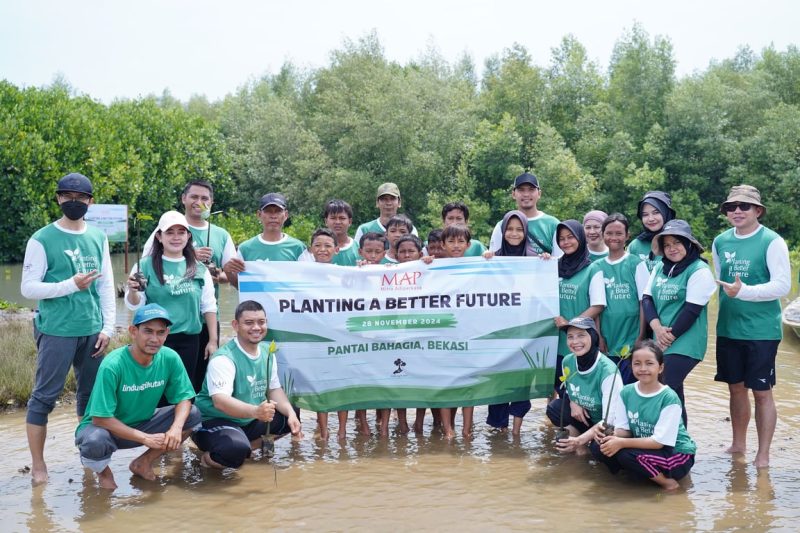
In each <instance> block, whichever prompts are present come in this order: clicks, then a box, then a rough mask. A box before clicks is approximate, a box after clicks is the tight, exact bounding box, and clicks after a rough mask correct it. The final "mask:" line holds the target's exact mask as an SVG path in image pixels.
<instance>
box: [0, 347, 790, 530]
mask: <svg viewBox="0 0 800 533" xmlns="http://www.w3.org/2000/svg"><path fill="white" fill-rule="evenodd" d="M789 335H792V334H791V333H789V332H787V337H786V338H785V340H784V341H783V343H782V344H781V347H780V352H779V358H778V387H777V388H776V389H775V396H776V398H777V402H778V409H779V421H778V427H777V431H776V434H775V440H774V442H773V449H772V466H771V468H769V469H768V470H761V471H759V470H757V469H755V468H754V467H753V466H752V464H751V462H752V459H753V455H754V450H755V430H754V427H753V426H752V424H751V431H750V433H749V437H750V438H749V441H748V445H749V448H750V451H749V452H748V453H747V454H746V455H745V456H744V457H733V458H732V457H731V456H729V455H727V454H726V453H725V452H724V449H725V447H726V446H727V445H728V444H729V439H730V428H729V423H728V422H727V421H726V420H725V417H726V416H727V390H726V388H725V387H724V386H723V385H721V384H718V383H715V382H713V373H714V364H713V349H714V346H713V343H714V339H711V341H710V347H709V348H710V354H712V356H711V357H710V358H709V359H708V360H706V361H705V362H703V363H701V364H700V365H698V367H697V368H696V369H695V371H694V372H693V373H692V374H691V375H690V377H689V381H688V383H687V396H688V406H689V416H690V432H691V434H692V436H693V437H694V439H695V440H696V441H697V444H698V454H697V463H696V465H695V467H694V469H693V470H692V473H691V474H690V476H689V477H687V478H686V479H684V480H683V481H682V489H681V490H680V491H678V492H677V493H676V494H666V493H664V492H663V491H661V490H659V489H658V488H657V487H655V486H654V485H652V486H651V484H649V483H646V482H633V481H630V480H626V479H624V478H622V477H620V476H618V477H612V476H611V475H610V474H609V473H608V471H607V470H606V468H605V467H604V466H603V465H597V464H592V463H591V462H590V461H589V460H588V459H587V458H586V457H575V456H569V457H567V456H562V455H560V454H558V453H557V452H555V451H554V448H553V446H552V444H551V442H552V438H553V431H552V429H551V428H547V427H545V426H544V424H543V422H542V421H543V408H544V401H543V400H535V401H534V409H533V410H532V412H531V413H530V414H529V415H528V416H527V417H526V419H525V424H524V425H523V433H522V436H521V438H519V439H518V440H514V439H513V438H512V437H511V436H510V435H501V434H492V433H490V432H488V431H487V430H486V428H485V426H484V425H483V424H479V425H478V426H477V427H476V434H475V437H474V438H473V439H472V441H471V442H468V443H465V442H464V441H463V439H461V438H460V437H459V438H457V439H456V440H455V441H454V442H452V443H447V442H445V441H444V440H443V439H442V438H441V437H440V436H438V435H434V436H430V433H431V431H430V422H431V420H430V414H429V415H428V419H427V422H428V423H427V424H426V428H425V433H424V435H425V436H424V437H419V436H415V435H414V434H413V433H412V434H410V435H408V436H400V435H392V436H390V437H389V439H387V440H383V441H381V440H379V439H378V438H377V437H375V436H373V437H370V438H365V437H358V436H356V435H355V434H354V428H353V425H352V422H351V424H350V426H349V428H348V430H349V434H348V438H347V439H346V440H345V441H344V442H343V443H338V442H337V440H336V439H335V437H332V438H331V439H329V441H328V442H327V443H325V442H322V441H320V440H319V439H317V438H316V437H315V435H314V428H315V421H314V419H313V414H312V413H306V412H304V413H303V425H304V428H305V437H304V438H303V439H302V440H300V441H298V442H292V441H290V440H289V439H283V440H279V441H278V442H277V443H276V447H275V456H274V458H273V459H272V460H271V461H270V460H266V459H261V460H253V461H248V462H247V463H246V464H245V466H244V467H243V468H242V469H241V470H239V471H237V472H233V471H230V472H225V473H220V472H216V471H208V470H205V469H203V468H201V467H200V466H199V462H198V460H197V457H198V456H197V455H196V453H195V450H194V449H193V448H192V447H190V446H188V445H187V446H186V447H185V448H184V450H183V451H182V452H175V453H173V454H172V455H170V456H168V457H167V458H166V459H163V460H162V462H161V465H160V466H159V467H158V468H157V469H156V472H157V474H158V475H160V480H159V481H157V482H146V481H142V480H140V479H134V478H133V477H132V476H131V475H130V474H129V472H128V471H127V465H128V463H129V462H130V461H131V459H133V457H135V456H136V455H137V454H138V453H141V451H140V450H127V451H122V452H118V453H117V454H115V455H114V457H113V461H112V463H111V467H112V469H113V470H114V472H115V474H116V480H117V483H118V484H119V489H117V490H116V491H115V492H114V493H113V494H109V493H108V492H106V491H102V490H100V489H98V488H96V485H95V482H94V480H93V478H92V476H91V475H90V474H88V473H87V471H84V469H83V468H82V467H81V465H80V462H79V459H78V456H77V451H76V450H75V448H74V446H73V444H72V434H73V430H74V428H75V417H74V416H73V414H74V412H73V408H72V406H62V407H59V408H58V409H57V410H56V411H55V412H54V413H53V415H52V417H51V423H50V426H49V428H50V437H49V439H48V442H47V448H46V457H47V459H48V461H49V468H50V475H51V479H50V482H49V483H48V484H47V485H46V486H43V487H35V488H32V487H31V484H30V475H28V474H23V473H20V472H18V469H19V468H21V467H23V466H24V465H26V464H29V456H28V452H27V447H26V441H25V433H24V414H23V413H14V414H8V415H5V416H2V417H0V434H1V435H2V436H3V438H2V439H0V456H2V457H3V460H2V461H1V463H2V464H1V465H0V480H2V481H1V482H0V513H1V514H0V516H2V517H3V518H2V520H3V525H2V529H3V530H4V531H23V530H30V531H52V530H67V531H71V530H83V531H97V530H101V529H107V528H115V529H121V530H125V531H128V530H130V531H139V530H152V529H154V528H157V529H159V530H165V529H169V528H177V529H179V530H189V529H192V530H198V531H209V530H210V531H231V530H241V529H244V528H246V527H260V528H269V529H276V530H288V529H297V528H302V529H307V530H344V529H348V530H350V529H358V530H375V529H391V530H406V529H421V528H424V529H439V530H460V531H472V530H486V529H487V528H491V529H519V530H522V529H525V530H531V529H540V528H545V527H546V528H550V529H555V530H559V531H578V530H585V529H586V528H587V527H590V528H609V529H614V530H634V529H637V530H641V529H650V530H654V531H673V530H676V529H678V528H680V529H687V530H703V531H711V530H714V531H725V530H739V529H752V530H762V531H763V530H792V531H796V530H797V525H796V522H797V520H798V519H800V468H799V467H798V462H797V460H796V457H797V454H798V451H800V446H798V442H797V440H798V438H800V437H797V434H798V430H800V368H798V364H797V363H798V360H799V359H800V343H799V342H798V341H797V339H796V338H794V336H793V335H792V336H791V337H789ZM409 414H410V416H411V417H412V418H413V413H412V412H411V411H410V412H409ZM331 418H332V420H331V429H333V430H334V431H335V427H334V424H335V417H331ZM484 418H485V408H477V409H476V416H475V420H476V421H482V420H483V419H484ZM371 421H372V420H371ZM457 424H458V421H457Z"/></svg>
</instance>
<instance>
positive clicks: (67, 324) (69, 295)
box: [20, 222, 116, 337]
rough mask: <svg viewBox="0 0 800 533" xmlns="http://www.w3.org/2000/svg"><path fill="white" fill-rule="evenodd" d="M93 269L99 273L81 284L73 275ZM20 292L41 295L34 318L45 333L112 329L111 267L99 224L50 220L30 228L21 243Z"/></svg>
mask: <svg viewBox="0 0 800 533" xmlns="http://www.w3.org/2000/svg"><path fill="white" fill-rule="evenodd" d="M93 270H97V271H98V272H100V274H101V275H100V277H99V278H97V280H95V281H94V282H93V283H92V284H91V285H90V286H89V288H87V289H86V290H79V289H78V286H77V285H76V284H75V281H74V280H73V279H72V277H73V276H74V275H75V274H78V273H82V274H85V273H88V272H91V271H93ZM20 292H21V293H22V296H24V297H25V298H29V299H31V300H39V304H38V308H39V309H38V313H37V314H36V317H35V319H34V320H35V324H36V328H37V329H38V330H39V331H41V332H42V333H44V334H46V335H54V336H58V337H86V336H90V335H95V334H96V333H98V332H102V333H105V334H106V335H108V336H109V337H111V336H112V335H113V334H114V322H115V319H116V303H115V294H114V271H113V269H112V267H111V256H110V254H109V251H108V239H106V236H105V234H104V233H103V232H102V231H100V230H99V229H97V228H94V227H92V226H89V225H86V226H85V227H84V229H83V230H81V231H71V230H68V229H65V228H62V227H61V225H60V224H59V223H58V222H53V223H52V224H49V225H47V226H45V227H43V228H41V229H40V230H38V231H37V232H36V233H34V234H33V236H32V237H31V238H30V239H29V240H28V244H27V246H26V248H25V259H24V260H23V268H22V281H21V284H20Z"/></svg>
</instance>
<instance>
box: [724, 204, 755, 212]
mask: <svg viewBox="0 0 800 533" xmlns="http://www.w3.org/2000/svg"><path fill="white" fill-rule="evenodd" d="M723 207H724V208H725V212H726V213H733V212H734V211H736V210H737V209H739V210H740V211H750V208H751V207H753V204H748V203H735V204H725V205H724V206H723Z"/></svg>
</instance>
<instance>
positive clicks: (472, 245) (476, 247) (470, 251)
mask: <svg viewBox="0 0 800 533" xmlns="http://www.w3.org/2000/svg"><path fill="white" fill-rule="evenodd" d="M485 251H486V247H485V246H484V245H483V243H482V242H481V241H479V240H477V239H472V240H471V241H469V248H467V251H466V252H464V257H479V256H482V255H483V252H485Z"/></svg>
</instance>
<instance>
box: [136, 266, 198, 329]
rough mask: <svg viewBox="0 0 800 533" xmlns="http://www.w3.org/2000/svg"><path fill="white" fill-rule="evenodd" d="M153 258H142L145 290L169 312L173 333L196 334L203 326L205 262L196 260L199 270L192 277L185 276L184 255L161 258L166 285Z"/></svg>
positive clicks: (152, 299) (148, 299)
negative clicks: (202, 301)
mask: <svg viewBox="0 0 800 533" xmlns="http://www.w3.org/2000/svg"><path fill="white" fill-rule="evenodd" d="M152 261H153V257H152V256H147V257H144V258H142V261H141V263H140V265H139V269H140V270H141V272H142V274H143V275H144V277H145V278H146V279H147V289H146V290H145V291H144V293H145V296H147V302H148V303H156V304H158V305H160V306H161V307H163V308H164V309H166V310H167V312H169V318H170V320H172V326H170V328H169V332H170V334H172V333H186V334H188V335H196V334H198V333H200V330H201V329H203V321H202V313H201V312H200V303H201V299H202V294H203V285H204V284H205V280H204V279H203V276H204V274H205V271H206V267H205V265H203V264H202V263H197V271H196V272H195V275H194V277H193V278H186V277H184V276H185V274H186V260H185V259H183V258H181V259H180V260H178V261H173V260H170V259H167V258H166V257H164V258H162V265H163V268H164V284H163V285H162V284H161V282H160V281H159V280H158V276H157V275H156V272H155V270H154V269H153V262H152Z"/></svg>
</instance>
